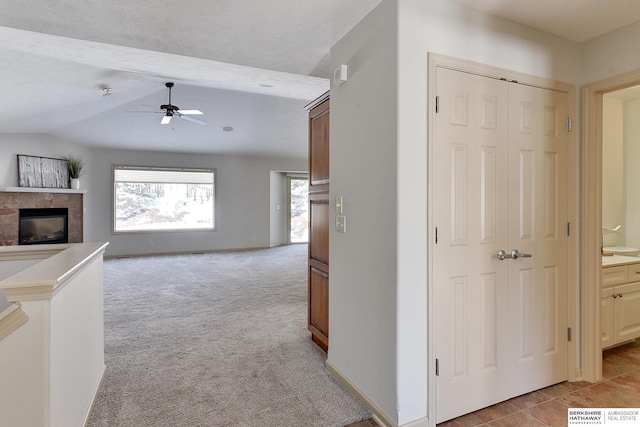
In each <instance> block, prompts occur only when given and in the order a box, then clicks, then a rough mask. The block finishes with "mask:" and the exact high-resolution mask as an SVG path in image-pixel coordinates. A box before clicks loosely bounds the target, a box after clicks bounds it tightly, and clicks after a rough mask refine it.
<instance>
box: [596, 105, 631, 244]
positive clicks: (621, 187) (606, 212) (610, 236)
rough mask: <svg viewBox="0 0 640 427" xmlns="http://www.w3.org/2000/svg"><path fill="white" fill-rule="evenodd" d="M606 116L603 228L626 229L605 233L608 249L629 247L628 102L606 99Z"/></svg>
mask: <svg viewBox="0 0 640 427" xmlns="http://www.w3.org/2000/svg"><path fill="white" fill-rule="evenodd" d="M603 101H604V103H603V114H602V119H603V121H602V225H603V226H604V227H609V228H615V227H617V226H618V225H622V229H621V230H619V231H617V232H615V233H610V232H607V231H604V230H603V231H602V233H603V235H602V241H603V243H604V246H625V245H626V238H625V234H626V232H627V224H626V218H627V206H626V192H625V148H624V147H625V143H624V103H623V101H621V100H619V99H614V98H611V97H607V96H605V97H604V100H603Z"/></svg>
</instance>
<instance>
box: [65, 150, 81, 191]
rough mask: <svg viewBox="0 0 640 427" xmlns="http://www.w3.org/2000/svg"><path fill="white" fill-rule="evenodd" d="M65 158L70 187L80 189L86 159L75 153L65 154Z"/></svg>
mask: <svg viewBox="0 0 640 427" xmlns="http://www.w3.org/2000/svg"><path fill="white" fill-rule="evenodd" d="M63 159H64V160H66V162H67V169H68V170H69V182H70V187H71V188H73V189H74V190H78V189H79V188H80V175H82V168H83V167H84V160H82V159H81V158H80V157H79V156H73V155H68V156H64V157H63Z"/></svg>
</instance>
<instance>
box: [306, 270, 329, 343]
mask: <svg viewBox="0 0 640 427" xmlns="http://www.w3.org/2000/svg"><path fill="white" fill-rule="evenodd" d="M309 330H310V331H311V333H312V338H313V341H314V342H315V343H316V344H318V345H319V346H320V347H321V348H322V349H324V350H325V351H326V350H327V348H328V346H329V274H328V273H326V272H324V271H322V270H320V269H318V268H315V267H309Z"/></svg>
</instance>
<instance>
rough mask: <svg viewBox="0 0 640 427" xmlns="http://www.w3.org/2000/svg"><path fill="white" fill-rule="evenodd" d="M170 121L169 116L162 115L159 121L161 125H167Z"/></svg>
mask: <svg viewBox="0 0 640 427" xmlns="http://www.w3.org/2000/svg"><path fill="white" fill-rule="evenodd" d="M169 123H171V116H162V120H161V121H160V124H161V125H168V124H169Z"/></svg>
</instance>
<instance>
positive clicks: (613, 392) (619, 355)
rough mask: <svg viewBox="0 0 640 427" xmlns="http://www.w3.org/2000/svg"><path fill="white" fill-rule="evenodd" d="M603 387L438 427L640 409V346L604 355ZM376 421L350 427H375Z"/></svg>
mask: <svg viewBox="0 0 640 427" xmlns="http://www.w3.org/2000/svg"><path fill="white" fill-rule="evenodd" d="M602 376H603V379H602V381H600V382H599V383H595V384H593V383H588V382H577V383H568V382H564V383H560V384H556V385H554V386H551V387H547V388H544V389H542V390H537V391H534V392H532V393H529V394H525V395H522V396H519V397H515V398H513V399H511V400H508V401H506V402H502V403H498V404H497V405H493V406H490V407H488V408H484V409H481V410H479V411H476V412H472V413H471V414H467V415H464V416H462V417H459V418H455V419H453V420H450V421H447V422H444V423H441V424H438V427H474V426H482V427H508V426H514V427H516V426H517V427H521V426H527V427H529V426H531V427H536V426H538V427H545V426H553V427H555V426H566V425H567V409H568V408H640V342H635V341H634V342H632V343H629V344H626V345H623V346H620V347H616V348H613V349H610V350H607V351H605V352H604V353H603V359H602ZM376 425H377V424H376V423H375V422H374V421H373V420H366V421H362V422H360V423H355V424H351V425H350V426H348V427H371V426H376Z"/></svg>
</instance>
